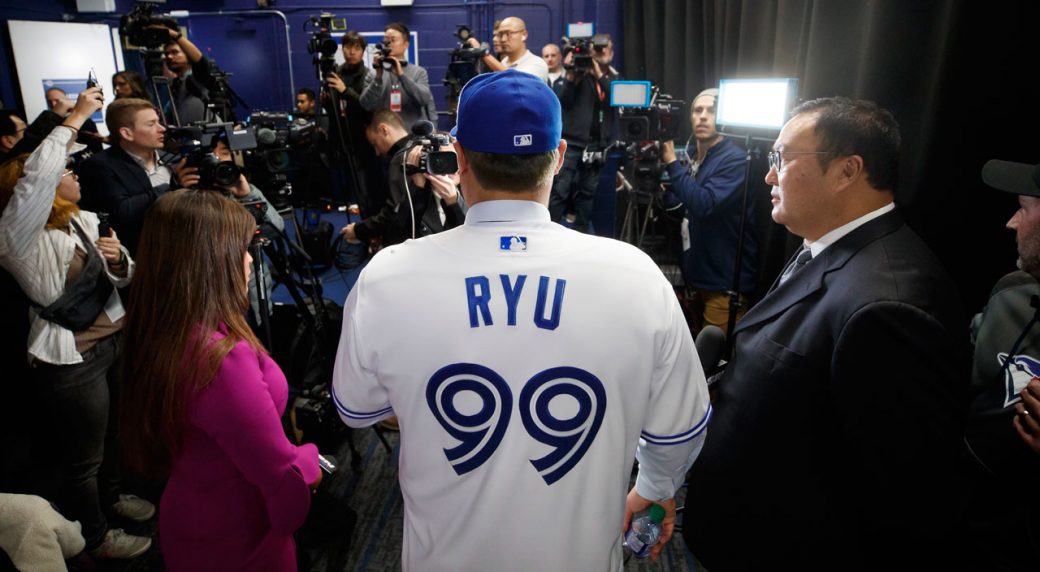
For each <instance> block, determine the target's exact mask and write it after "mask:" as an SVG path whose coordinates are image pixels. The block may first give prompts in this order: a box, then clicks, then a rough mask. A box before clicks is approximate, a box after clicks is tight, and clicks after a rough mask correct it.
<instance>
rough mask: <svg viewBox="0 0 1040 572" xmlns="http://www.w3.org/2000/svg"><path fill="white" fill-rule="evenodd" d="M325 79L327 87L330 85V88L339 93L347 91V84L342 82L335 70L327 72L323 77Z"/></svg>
mask: <svg viewBox="0 0 1040 572" xmlns="http://www.w3.org/2000/svg"><path fill="white" fill-rule="evenodd" d="M325 80H326V81H328V82H329V87H331V88H332V89H334V90H336V91H338V92H340V93H343V92H344V91H347V84H345V83H343V80H342V79H340V77H339V76H338V75H336V72H329V75H328V76H327V77H326V78H325Z"/></svg>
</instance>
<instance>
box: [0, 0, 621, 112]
mask: <svg viewBox="0 0 1040 572" xmlns="http://www.w3.org/2000/svg"><path fill="white" fill-rule="evenodd" d="M0 1H2V2H4V3H5V4H0V17H2V18H3V19H27V20H51V21H55V20H61V19H62V15H63V14H71V15H72V18H71V19H72V20H73V21H79V22H89V21H107V22H109V23H111V24H112V25H115V24H116V22H117V20H118V17H117V15H114V16H96V15H80V14H77V13H76V11H75V3H74V2H72V1H69V0H66V1H60V0H36V1H35V2H34V4H33V5H34V8H33V9H31V10H30V9H25V8H20V7H14V6H11V7H8V6H7V4H6V3H7V2H11V1H12V0H0ZM131 6H132V1H131V0H117V8H118V9H119V10H120V12H121V13H122V12H124V11H127V10H129V8H130V7H131ZM163 9H164V10H188V11H189V13H190V14H191V15H189V16H188V17H186V18H180V22H181V25H184V26H187V27H188V30H189V37H190V38H191V40H192V41H193V42H195V44H196V45H198V46H199V48H200V49H201V50H202V51H203V53H206V54H207V55H210V56H212V57H213V58H214V59H215V60H216V61H217V63H218V64H219V65H220V67H221V68H222V69H224V70H225V71H228V72H230V73H231V74H232V79H231V86H232V88H233V89H234V90H235V91H236V92H238V94H239V95H240V96H241V97H242V98H243V99H244V100H245V101H246V102H247V103H248V104H249V106H250V107H252V108H254V109H283V110H286V109H291V107H292V104H293V98H294V93H293V89H292V87H294V86H295V87H296V88H297V89H299V88H301V87H310V88H312V89H313V88H315V87H316V86H317V83H318V82H317V78H316V75H315V71H314V66H313V64H312V60H313V56H311V55H310V54H308V53H307V39H308V38H309V36H310V34H309V32H310V30H312V29H313V28H307V29H305V27H304V25H305V22H306V21H307V19H308V18H309V17H310V16H312V15H315V14H318V13H319V12H321V11H323V10H328V11H330V12H332V13H334V14H335V15H336V16H338V17H344V18H346V19H347V24H348V27H349V28H350V29H354V30H358V31H364V32H370V31H381V30H382V29H383V26H384V25H385V24H387V23H389V22H393V21H401V22H404V23H405V24H406V25H407V26H408V27H409V28H411V29H412V30H413V31H415V32H417V33H418V35H419V42H418V43H419V63H420V64H421V65H422V66H423V67H425V68H426V69H427V71H428V72H429V74H430V85H431V88H432V89H433V94H434V98H435V101H436V103H437V108H438V110H441V111H443V110H446V109H447V103H446V99H445V98H446V96H447V89H446V88H445V87H444V86H443V84H442V83H441V81H442V79H443V78H444V74H445V71H446V70H447V65H448V62H449V60H450V56H449V52H450V50H451V49H452V48H454V47H455V45H456V42H457V40H456V39H455V36H454V31H455V28H456V25H457V24H468V25H470V27H471V28H472V29H473V30H474V33H475V34H476V36H477V37H478V38H480V39H481V40H489V35H490V34H489V27H490V25H491V22H492V21H493V20H495V19H498V18H504V17H507V16H519V17H521V18H523V19H524V20H525V22H526V23H527V29H528V33H529V37H528V43H527V45H528V48H529V49H530V50H531V51H532V52H535V53H540V51H541V47H542V46H543V45H544V44H546V43H548V42H550V41H553V42H558V41H559V38H560V36H561V35H563V32H564V29H565V25H566V23H568V22H576V21H586V22H594V23H595V24H596V29H597V31H601V32H607V33H609V34H611V35H612V36H613V37H614V38H615V40H616V41H620V40H619V34H620V32H621V29H622V25H621V2H620V0H606V1H600V2H596V1H595V0H545V1H543V2H510V1H483V2H465V3H462V2H443V1H437V0H415V5H414V6H411V7H406V8H383V7H381V6H379V1H378V0H358V1H354V2H351V3H350V6H342V5H338V6H336V5H333V4H331V3H315V2H300V1H295V2H294V1H289V0H280V1H278V2H277V5H276V6H275V7H274V9H276V10H278V11H280V12H281V13H283V14H284V15H285V16H286V19H287V21H288V27H289V40H288V45H287V42H286V24H285V21H283V20H282V19H281V17H279V16H277V15H276V14H273V13H270V12H268V13H255V12H257V11H256V2H255V0H224V1H219V0H218V1H216V2H214V1H212V0H211V1H205V0H170V2H168V3H167V4H166V5H165V6H164V7H163ZM248 11H254V13H249V12H248ZM215 12H219V14H214V13H215ZM0 35H2V40H3V42H2V45H0V77H3V78H4V80H3V86H2V89H0V97H2V98H3V100H4V101H5V102H6V103H7V104H8V105H9V106H10V105H12V104H14V103H18V102H17V93H16V88H15V84H14V82H13V81H9V80H8V79H7V78H11V79H13V77H14V76H13V71H12V70H13V64H12V59H11V54H10V45H9V40H8V38H7V30H6V26H5V27H4V29H3V30H2V31H0ZM620 52H621V50H616V53H617V54H620ZM288 53H291V68H292V73H291V75H290V56H287V55H286V54H288ZM56 57H60V56H56ZM126 60H127V66H128V67H133V62H136V59H135V58H133V57H132V56H129V57H127V58H126ZM616 65H618V64H616ZM618 67H620V66H619V65H618ZM290 77H291V78H292V79H291V80H290Z"/></svg>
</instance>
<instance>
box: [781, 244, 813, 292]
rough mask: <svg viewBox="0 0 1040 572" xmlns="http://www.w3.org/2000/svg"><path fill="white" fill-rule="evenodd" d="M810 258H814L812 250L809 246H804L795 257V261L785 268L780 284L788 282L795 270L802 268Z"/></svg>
mask: <svg viewBox="0 0 1040 572" xmlns="http://www.w3.org/2000/svg"><path fill="white" fill-rule="evenodd" d="M810 260H812V251H811V250H809V248H808V247H805V246H803V247H802V250H801V252H799V253H798V256H796V257H795V259H794V262H792V263H791V264H790V265H789V266H788V267H787V270H784V273H783V274H782V275H781V276H780V284H783V283H784V282H787V280H788V279H790V278H791V276H793V275H794V273H795V272H798V271H799V270H801V269H802V267H803V266H805V264H806V263H807V262H809V261H810Z"/></svg>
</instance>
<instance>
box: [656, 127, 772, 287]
mask: <svg viewBox="0 0 1040 572" xmlns="http://www.w3.org/2000/svg"><path fill="white" fill-rule="evenodd" d="M687 151H688V153H689V155H690V157H696V154H697V148H696V147H694V146H691V147H689V148H688V149H687ZM744 157H745V152H744V150H743V149H741V148H740V147H739V146H738V145H737V144H736V143H734V142H733V141H731V140H729V139H723V140H722V141H720V142H719V143H718V144H716V145H715V146H714V147H712V148H711V149H708V153H707V155H706V156H705V157H704V162H703V163H702V164H701V166H700V169H699V170H698V171H697V176H696V177H693V176H692V175H691V174H690V171H689V169H688V168H687V166H686V165H682V164H680V163H679V162H678V161H672V162H671V163H669V164H668V166H667V167H666V168H667V171H668V177H669V179H670V180H671V182H672V190H671V191H670V193H671V194H672V196H670V197H667V198H670V199H671V200H672V201H675V200H678V201H681V202H682V204H683V206H684V207H685V211H686V218H687V219H689V221H690V249H689V250H686V251H685V252H683V254H682V271H683V278H684V279H685V280H686V283H687V284H688V285H690V286H694V287H696V288H703V289H705V290H714V291H725V290H729V289H730V288H732V287H733V269H734V267H735V265H736V263H737V240H738V238H739V236H740V203H741V199H742V195H743V192H744V170H745V162H744ZM754 213H755V201H754V200H752V197H748V205H747V222H746V223H745V230H744V258H743V260H742V261H741V274H740V292H742V293H745V294H747V293H751V292H752V291H753V290H754V289H755V269H756V268H757V264H758V254H757V253H758V244H757V243H758V241H757V237H756V231H755V214H754Z"/></svg>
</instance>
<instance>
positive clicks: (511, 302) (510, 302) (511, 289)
mask: <svg viewBox="0 0 1040 572" xmlns="http://www.w3.org/2000/svg"><path fill="white" fill-rule="evenodd" d="M499 277H500V278H501V279H502V291H503V292H505V295H506V296H505V297H506V307H507V308H508V310H509V317H508V320H507V321H506V323H508V324H509V325H510V326H515V325H516V305H517V304H518V303H519V302H520V291H521V290H523V289H524V282H525V281H526V280H527V276H526V275H524V274H521V275H519V276H517V277H516V284H515V285H511V284H510V283H509V276H508V275H506V274H501V275H499Z"/></svg>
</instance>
